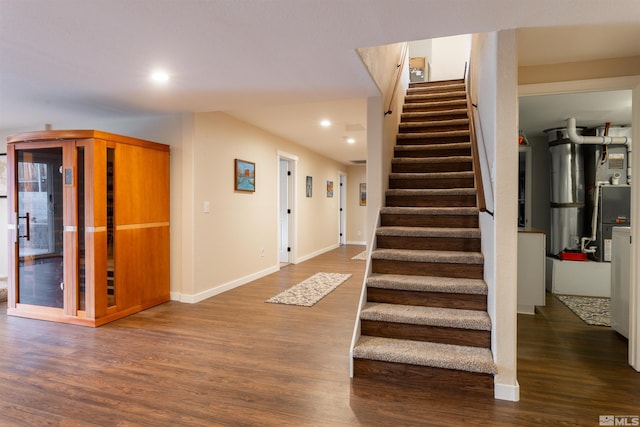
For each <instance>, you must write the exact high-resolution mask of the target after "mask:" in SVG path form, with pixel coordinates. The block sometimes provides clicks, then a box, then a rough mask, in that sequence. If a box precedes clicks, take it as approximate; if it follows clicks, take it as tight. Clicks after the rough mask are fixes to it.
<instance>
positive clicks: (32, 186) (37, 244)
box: [16, 147, 64, 309]
mask: <svg viewBox="0 0 640 427" xmlns="http://www.w3.org/2000/svg"><path fill="white" fill-rule="evenodd" d="M16 158H17V164H16V170H17V192H16V195H17V199H18V204H17V208H18V209H17V218H18V229H17V231H18V233H17V237H18V245H17V262H16V264H17V267H18V268H17V270H16V273H17V276H18V277H17V278H18V284H19V286H18V293H17V295H18V298H17V301H16V302H18V303H22V304H30V305H36V306H41V307H52V308H58V309H62V308H63V305H64V293H63V288H64V286H63V283H64V280H63V272H64V251H63V241H64V239H63V226H62V224H63V222H62V215H63V208H64V206H63V197H62V188H63V187H62V170H61V168H62V147H54V148H39V149H25V150H16Z"/></svg>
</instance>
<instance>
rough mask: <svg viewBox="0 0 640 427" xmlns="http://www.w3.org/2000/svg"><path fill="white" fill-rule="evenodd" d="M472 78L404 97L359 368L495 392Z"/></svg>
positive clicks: (363, 373)
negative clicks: (469, 93) (469, 94)
mask: <svg viewBox="0 0 640 427" xmlns="http://www.w3.org/2000/svg"><path fill="white" fill-rule="evenodd" d="M471 155H472V150H471V143H470V129H469V118H468V115H467V98H466V91H465V83H464V81H463V80H449V81H442V82H429V83H412V84H411V85H410V87H409V89H408V92H407V95H406V97H405V105H404V109H403V113H402V117H401V123H400V126H399V133H398V136H397V143H396V147H395V154H394V159H393V160H392V171H391V174H390V176H389V190H388V191H387V193H386V203H385V205H386V206H385V207H383V208H382V209H381V212H380V217H381V219H380V226H379V228H378V229H377V231H376V248H375V249H372V251H371V263H370V265H371V273H370V274H369V276H368V278H367V282H366V303H365V305H364V307H363V308H362V311H361V314H360V332H361V336H360V337H359V339H358V341H357V343H356V345H355V346H354V348H353V374H354V376H355V377H356V378H357V377H373V378H380V379H381V380H384V381H395V382H399V383H401V384H403V385H409V384H411V385H415V386H420V387H429V388H432V389H434V390H450V391H456V392H472V393H475V394H481V395H486V396H493V376H494V375H495V374H496V366H495V364H494V362H493V357H492V354H491V350H490V346H491V320H490V318H489V315H488V314H487V285H486V283H485V282H484V281H483V280H482V279H483V263H484V259H483V256H482V253H481V252H480V229H479V228H478V215H479V212H478V208H477V202H476V188H475V184H474V175H473V166H472V164H473V163H472V157H471Z"/></svg>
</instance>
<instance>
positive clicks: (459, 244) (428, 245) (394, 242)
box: [376, 235, 480, 252]
mask: <svg viewBox="0 0 640 427" xmlns="http://www.w3.org/2000/svg"><path fill="white" fill-rule="evenodd" d="M376 242H377V247H378V248H379V249H418V250H435V251H471V252H480V239H479V238H456V237H405V236H381V235H378V236H377V237H376Z"/></svg>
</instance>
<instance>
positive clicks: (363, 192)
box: [360, 182, 367, 206]
mask: <svg viewBox="0 0 640 427" xmlns="http://www.w3.org/2000/svg"><path fill="white" fill-rule="evenodd" d="M360 206H367V183H366V182H362V183H360Z"/></svg>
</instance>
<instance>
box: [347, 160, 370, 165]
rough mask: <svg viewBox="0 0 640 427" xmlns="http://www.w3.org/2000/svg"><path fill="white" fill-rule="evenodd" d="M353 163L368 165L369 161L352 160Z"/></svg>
mask: <svg viewBox="0 0 640 427" xmlns="http://www.w3.org/2000/svg"><path fill="white" fill-rule="evenodd" d="M351 163H353V164H354V165H366V164H367V161H366V160H351Z"/></svg>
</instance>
